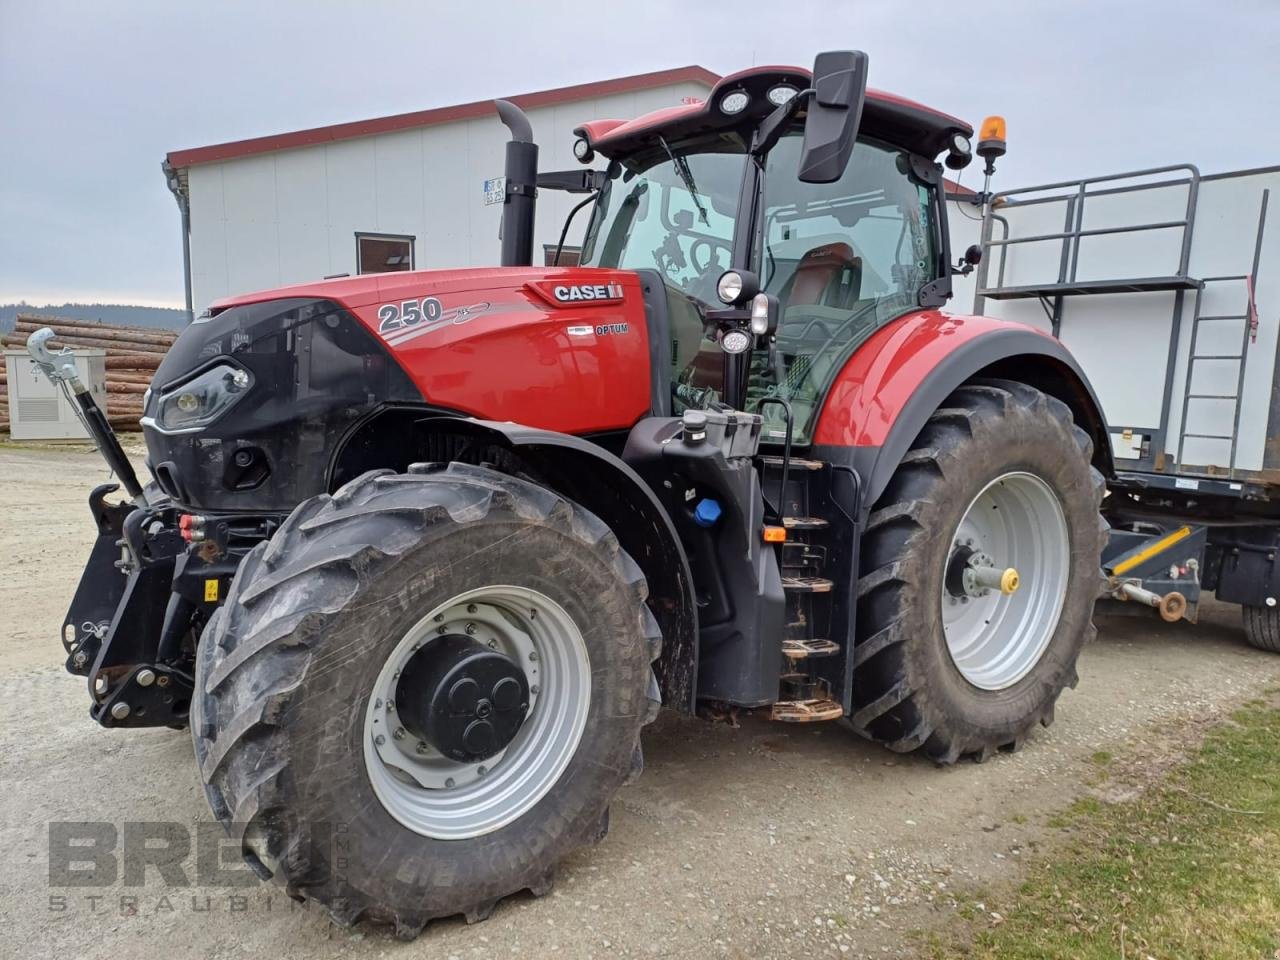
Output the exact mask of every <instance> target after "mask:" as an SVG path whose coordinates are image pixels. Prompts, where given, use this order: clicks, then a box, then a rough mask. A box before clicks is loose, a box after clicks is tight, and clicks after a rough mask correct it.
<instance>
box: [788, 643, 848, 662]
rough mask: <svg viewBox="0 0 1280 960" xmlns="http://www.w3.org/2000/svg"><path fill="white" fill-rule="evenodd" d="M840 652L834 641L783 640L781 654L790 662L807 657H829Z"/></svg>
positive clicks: (838, 645)
mask: <svg viewBox="0 0 1280 960" xmlns="http://www.w3.org/2000/svg"><path fill="white" fill-rule="evenodd" d="M839 652H840V644H838V643H836V642H835V641H834V640H783V641H782V654H783V656H785V657H789V658H790V659H792V660H804V659H807V658H809V657H830V656H834V655H835V654H837V653H839Z"/></svg>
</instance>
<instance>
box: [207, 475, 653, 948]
mask: <svg viewBox="0 0 1280 960" xmlns="http://www.w3.org/2000/svg"><path fill="white" fill-rule="evenodd" d="M646 592H647V591H646V586H645V581H644V578H643V576H642V574H641V573H640V570H639V568H638V567H637V566H636V564H635V563H634V562H633V561H632V560H631V559H630V557H628V556H627V555H626V554H625V553H624V552H623V551H622V550H621V549H620V547H619V545H618V542H617V540H616V538H615V537H614V536H613V534H612V533H611V532H610V531H609V530H608V528H607V527H606V526H605V525H604V524H603V523H601V522H600V521H599V520H598V519H597V518H596V517H594V516H593V515H591V514H590V513H588V512H586V511H585V510H583V509H581V508H580V507H577V506H575V505H573V504H571V503H570V502H568V501H566V500H564V499H563V498H561V497H559V496H558V495H556V494H555V493H553V492H551V491H549V490H546V489H543V488H541V487H538V486H535V485H533V484H531V483H528V482H525V481H523V480H518V479H515V478H512V477H509V476H505V475H502V474H499V473H497V472H495V471H492V470H488V469H485V468H480V467H471V466H465V465H462V464H452V465H450V466H449V467H448V468H447V469H441V468H437V467H420V468H411V470H410V473H409V474H407V475H396V474H393V473H391V472H390V471H381V472H374V473H369V474H365V475H364V476H362V477H360V478H358V479H356V480H353V481H352V482H351V483H349V484H347V485H346V486H345V487H343V488H342V489H341V490H339V491H338V492H337V493H335V494H334V495H333V496H332V497H329V496H320V497H315V498H312V499H311V500H308V501H305V502H304V503H302V504H301V505H299V507H298V508H297V509H296V510H295V511H294V513H293V514H292V515H291V516H290V518H289V519H288V520H287V521H286V522H285V524H284V525H283V526H282V527H281V528H280V530H279V531H278V532H277V533H276V534H275V536H274V537H273V538H272V539H271V540H270V541H269V542H267V543H265V544H262V545H259V546H258V547H257V548H255V549H254V550H253V551H252V552H251V553H250V554H249V555H248V556H247V557H246V558H245V560H244V562H243V563H242V564H241V566H240V569H239V571H238V572H237V574H236V577H235V580H234V582H233V584H232V587H231V590H230V593H229V595H228V598H227V602H226V603H225V604H224V606H223V607H222V608H221V609H220V610H219V611H218V612H217V613H216V614H215V617H214V618H213V619H212V620H211V621H210V623H209V625H208V627H207V629H206V631H205V633H204V636H203V638H202V640H201V643H200V647H199V650H198V657H197V668H196V697H195V700H194V703H193V713H192V718H193V719H192V731H193V736H194V738H195V746H196V756H197V759H198V761H199V763H200V768H201V774H202V776H203V778H204V781H205V783H206V793H207V795H208V798H209V802H210V805H211V806H212V807H213V811H214V814H215V815H216V816H217V818H218V819H219V820H221V821H222V822H223V823H224V825H226V826H227V827H228V829H229V830H230V831H231V832H232V834H233V835H234V836H238V837H239V838H240V839H241V844H242V852H243V855H244V857H245V860H246V862H248V863H249V865H250V866H251V867H253V868H254V869H255V871H257V872H258V873H259V874H260V875H262V876H264V877H265V876H271V875H276V876H277V877H278V878H279V879H281V880H282V881H283V882H284V883H285V884H286V886H287V889H288V891H289V893H290V894H291V895H294V896H297V897H300V898H306V899H312V900H316V901H318V902H319V903H321V904H322V905H323V906H324V907H325V908H326V909H327V910H328V911H329V913H330V914H331V915H332V916H333V917H334V919H335V920H336V921H338V922H339V923H341V924H343V925H349V924H351V923H354V922H355V921H356V920H358V919H360V918H361V917H365V918H369V919H374V920H380V921H385V922H389V923H391V924H394V926H395V929H396V933H397V934H398V935H399V936H401V937H404V938H410V937H413V936H415V935H416V934H417V933H418V932H419V931H420V930H421V929H422V927H423V926H424V925H425V924H426V923H427V921H429V920H431V919H433V918H436V917H443V916H450V915H454V914H463V915H464V916H465V917H466V918H467V919H468V920H469V921H470V920H478V919H483V918H484V917H486V916H488V914H489V912H490V911H492V909H493V907H494V905H495V904H496V903H497V901H498V900H500V899H501V898H502V897H504V896H507V895H508V894H512V893H515V892H518V891H520V890H523V889H530V890H532V891H533V892H534V893H535V894H537V895H541V894H543V893H545V892H546V891H547V890H548V889H549V888H550V885H551V882H552V876H553V872H554V869H555V866H556V864H557V863H558V862H559V861H560V860H561V859H562V858H563V857H564V856H566V855H567V854H568V853H570V852H571V851H572V850H574V849H575V848H577V847H578V846H580V845H581V844H583V843H588V842H593V841H596V840H599V839H600V838H602V837H603V835H604V832H605V829H606V828H607V823H608V820H607V816H608V805H609V801H610V799H611V798H612V796H613V794H614V792H615V791H616V790H617V788H618V787H619V786H620V785H621V784H622V783H623V782H624V781H626V780H627V779H628V778H629V777H632V776H634V775H635V774H637V773H638V772H639V769H640V766H641V755H640V745H639V735H640V729H641V727H642V726H643V725H644V724H645V723H647V722H649V721H650V720H652V719H653V717H654V716H655V715H656V712H657V706H658V704H657V700H658V693H657V685H656V682H655V680H654V678H653V672H652V670H651V662H652V661H653V660H654V659H655V658H656V657H657V655H658V653H659V649H660V644H661V640H660V636H659V633H658V630H657V625H656V622H655V620H654V619H653V617H652V615H651V614H650V613H649V610H648V608H647V607H646V605H645V598H646ZM539 618H541V619H539ZM437 625H439V626H437ZM437 633H439V634H445V633H448V634H449V636H448V637H445V638H444V640H449V641H450V642H454V643H461V644H463V645H466V644H468V643H471V644H472V645H473V646H474V647H475V649H477V650H479V653H480V655H481V656H482V658H483V657H487V656H488V654H487V653H485V649H487V648H486V647H485V643H486V642H487V644H488V648H492V649H493V650H495V651H497V652H503V651H506V652H509V653H510V654H511V661H510V662H512V663H519V664H523V665H524V666H525V671H526V673H527V677H526V678H525V679H526V681H527V682H526V684H525V689H524V695H523V698H524V700H525V701H526V703H525V704H523V705H521V704H519V703H518V702H517V701H518V700H519V699H520V698H516V701H513V704H514V705H515V706H524V707H527V711H528V712H527V715H523V716H524V719H523V721H522V724H523V725H522V726H520V728H519V732H517V733H515V734H514V739H511V740H510V742H509V743H507V744H506V746H505V749H504V750H503V751H502V752H499V753H497V754H495V755H493V756H492V758H491V759H485V760H483V761H482V762H480V763H475V762H463V761H458V762H456V763H455V762H454V761H453V760H451V759H449V757H448V756H447V755H446V754H445V753H441V752H439V751H437V750H436V749H435V748H434V747H433V746H432V745H429V744H427V743H425V742H418V740H417V738H416V737H409V738H408V739H407V740H404V741H403V742H402V737H403V736H404V734H405V730H404V729H401V728H400V727H399V723H400V716H399V715H397V714H394V713H391V712H389V710H391V709H392V706H391V704H389V703H387V702H386V701H388V700H389V699H390V697H389V695H388V692H387V683H388V682H389V681H388V678H389V677H391V676H392V675H394V679H396V680H398V679H399V678H400V673H401V671H402V670H403V671H405V673H406V676H407V675H408V673H409V670H408V662H409V658H410V657H411V656H413V655H416V654H417V653H418V652H419V651H425V652H431V651H434V650H436V649H437V648H436V647H432V646H431V645H432V644H433V643H436V642H437ZM468 635H471V636H468ZM465 653H466V651H465V650H464V651H463V654H465ZM432 655H433V656H434V655H435V654H434V653H433V654H432ZM472 655H474V654H472ZM533 663H536V665H537V667H538V668H540V672H539V671H536V670H533V669H532V664H533ZM419 672H422V671H419ZM426 672H427V673H430V670H427V671H426ZM450 682H453V681H450ZM442 683H443V681H442ZM394 689H396V690H397V691H398V690H399V689H400V688H394ZM439 689H441V690H450V689H455V688H449V687H447V686H444V687H440V688H439ZM494 689H495V690H496V689H497V687H494ZM442 696H443V694H442ZM450 696H452V693H451V694H450ZM450 702H452V701H450ZM483 702H484V703H485V704H486V708H485V709H486V711H488V710H490V709H493V708H492V707H490V706H488V704H489V701H487V700H486V701H483ZM494 703H495V704H496V703H497V700H496V698H495V700H494ZM396 706H398V707H399V708H400V710H401V711H405V710H406V709H407V708H408V706H409V704H407V703H405V702H404V701H400V702H399V703H397V704H396ZM509 706H510V705H509ZM485 715H486V716H488V715H489V714H488V713H487V712H486V714H485ZM450 722H451V721H450ZM378 724H381V726H378ZM404 725H405V726H406V727H412V726H413V724H410V723H409V722H407V721H406V722H405V723H404ZM418 729H421V726H419V727H418ZM380 731H385V733H382V732H380ZM393 733H394V734H395V736H394V737H393V736H392V734H393ZM522 737H523V739H522ZM539 738H541V739H539ZM375 740H376V745H375ZM434 742H435V741H433V743H434ZM530 745H532V746H530ZM402 749H403V752H397V751H400V750H402ZM442 749H444V748H442ZM458 749H461V748H460V747H459V748H458ZM419 753H420V754H422V755H423V756H422V757H421V760H422V762H421V763H417V762H415V755H416V754H419ZM446 753H447V750H446ZM339 858H341V859H340V860H339Z"/></svg>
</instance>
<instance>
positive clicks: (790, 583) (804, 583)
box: [782, 577, 835, 593]
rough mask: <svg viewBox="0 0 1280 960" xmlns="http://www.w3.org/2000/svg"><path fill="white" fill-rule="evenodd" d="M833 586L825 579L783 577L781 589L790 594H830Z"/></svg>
mask: <svg viewBox="0 0 1280 960" xmlns="http://www.w3.org/2000/svg"><path fill="white" fill-rule="evenodd" d="M834 586H835V584H834V583H833V582H832V581H830V580H828V579H826V578H825V577H783V578H782V589H783V590H790V591H791V592H792V593H830V592H831V588H832V587H834Z"/></svg>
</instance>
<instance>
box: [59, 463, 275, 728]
mask: <svg viewBox="0 0 1280 960" xmlns="http://www.w3.org/2000/svg"><path fill="white" fill-rule="evenodd" d="M118 489H119V488H118V486H117V485H115V484H104V485H103V486H100V487H98V488H96V489H95V490H94V491H93V493H92V494H91V495H90V497H89V509H90V511H91V512H92V513H93V517H94V520H95V522H96V523H97V526H98V538H97V540H96V542H95V543H94V546H93V551H92V553H91V554H90V556H89V562H88V564H87V565H86V566H85V570H84V573H83V574H82V575H81V578H80V585H79V587H78V588H77V589H76V593H75V597H74V599H73V600H72V601H71V606H70V608H69V609H68V611H67V616H66V620H65V622H64V624H63V646H64V647H65V648H66V651H67V663H66V666H67V670H68V671H69V672H70V673H73V674H76V675H77V676H82V677H87V678H88V681H89V694H90V696H91V697H92V700H93V703H92V705H91V707H90V710H89V714H90V716H91V717H93V719H94V720H96V721H98V723H100V724H102V725H103V726H105V727H150V726H169V727H181V726H185V725H186V722H187V713H188V711H189V709H190V706H191V695H192V689H193V682H194V681H193V678H192V675H193V671H194V662H195V647H196V641H197V639H198V638H199V635H200V632H201V631H202V630H203V629H204V625H205V623H206V622H207V621H208V619H209V617H210V615H211V614H212V613H213V611H214V610H215V609H216V608H217V606H218V604H219V602H220V601H221V599H222V597H223V596H224V595H225V593H226V587H227V585H228V584H229V583H230V581H231V578H232V577H233V576H234V575H235V571H236V568H237V567H238V566H239V565H240V561H241V560H242V559H243V557H244V555H245V554H246V553H247V552H248V551H249V550H250V549H251V548H252V547H253V546H254V544H256V543H258V542H259V541H260V540H263V539H266V538H267V537H269V536H270V535H271V533H272V532H273V531H274V530H275V528H276V527H277V526H278V525H279V521H280V518H278V517H274V516H271V517H218V518H206V517H194V516H192V515H191V514H181V513H179V512H178V511H177V510H176V509H175V508H174V507H173V506H172V504H170V502H169V501H168V500H167V499H166V498H164V497H163V496H162V495H157V494H158V493H159V492H158V491H150V490H149V491H148V492H147V493H148V497H149V499H150V500H152V501H154V502H148V503H146V504H145V505H143V506H134V505H133V504H129V503H120V504H113V503H110V502H108V500H107V497H108V496H109V495H110V494H112V493H114V492H115V491H116V490H118ZM157 623H160V624H162V627H161V629H160V630H159V632H157V631H156V630H155V624H157Z"/></svg>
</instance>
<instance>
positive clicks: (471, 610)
mask: <svg viewBox="0 0 1280 960" xmlns="http://www.w3.org/2000/svg"><path fill="white" fill-rule="evenodd" d="M478 609H480V608H479V607H477V606H476V605H475V604H474V603H468V604H467V613H475V612H476V611H477V610H478Z"/></svg>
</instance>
